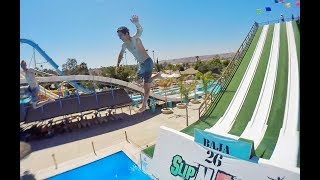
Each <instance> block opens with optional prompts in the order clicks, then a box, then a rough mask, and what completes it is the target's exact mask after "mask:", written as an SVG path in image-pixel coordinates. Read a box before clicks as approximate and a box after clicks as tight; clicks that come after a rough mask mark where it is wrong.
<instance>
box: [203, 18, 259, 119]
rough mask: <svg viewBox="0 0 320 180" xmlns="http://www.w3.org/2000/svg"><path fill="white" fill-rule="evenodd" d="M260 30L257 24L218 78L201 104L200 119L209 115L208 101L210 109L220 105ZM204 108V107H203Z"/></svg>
mask: <svg viewBox="0 0 320 180" xmlns="http://www.w3.org/2000/svg"><path fill="white" fill-rule="evenodd" d="M257 28H258V23H257V22H255V23H254V24H253V25H252V27H251V29H250V31H249V33H248V34H247V36H246V38H245V39H244V40H243V42H242V43H241V45H240V47H239V49H238V50H237V52H236V54H235V55H234V56H233V58H232V60H231V61H230V63H229V64H228V66H227V67H226V69H225V70H224V71H223V73H222V74H221V76H220V77H219V78H218V80H217V83H216V84H214V86H213V88H212V90H211V92H210V93H209V95H208V96H207V97H206V98H205V100H204V102H202V103H201V105H200V107H199V109H198V115H199V119H200V118H201V117H202V116H203V115H205V114H207V115H208V114H209V111H207V110H208V103H207V101H209V107H210V109H214V108H215V106H216V105H217V104H218V102H219V100H220V98H221V97H222V95H223V93H224V91H225V90H226V88H227V87H228V85H229V83H230V82H231V80H232V78H233V76H234V74H235V72H236V71H237V69H238V67H239V65H240V63H241V61H242V59H243V57H244V55H245V54H246V52H247V50H248V48H249V46H250V44H251V42H252V40H253V37H254V34H255V33H256V31H257ZM221 84H222V85H221ZM217 85H221V88H220V90H219V92H218V93H216V94H215V93H213V92H214V90H215V88H216V87H217ZM203 106H204V107H203Z"/></svg>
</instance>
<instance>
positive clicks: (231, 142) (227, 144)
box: [194, 129, 252, 160]
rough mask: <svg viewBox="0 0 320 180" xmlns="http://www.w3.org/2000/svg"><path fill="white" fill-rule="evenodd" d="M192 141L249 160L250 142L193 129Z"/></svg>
mask: <svg viewBox="0 0 320 180" xmlns="http://www.w3.org/2000/svg"><path fill="white" fill-rule="evenodd" d="M194 141H195V142H197V143H199V144H201V145H203V146H204V147H206V148H207V149H208V148H209V149H213V150H217V151H220V152H222V153H225V154H228V155H230V156H233V157H236V158H239V159H243V160H249V159H250V156H251V149H252V144H251V143H248V142H243V141H239V140H236V139H232V138H229V137H224V136H221V135H218V134H213V133H210V132H206V131H201V130H199V129H195V130H194Z"/></svg>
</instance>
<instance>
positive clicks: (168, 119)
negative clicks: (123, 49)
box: [20, 103, 200, 179]
mask: <svg viewBox="0 0 320 180" xmlns="http://www.w3.org/2000/svg"><path fill="white" fill-rule="evenodd" d="M199 106H200V104H192V103H189V106H188V115H189V125H190V124H192V123H194V122H195V121H197V120H198V110H197V109H198V108H199ZM116 112H117V115H116V116H121V117H123V120H118V121H116V120H115V121H109V122H107V123H104V124H100V125H95V126H93V127H90V128H81V129H76V130H74V131H73V132H69V133H64V134H58V135H55V136H54V137H52V138H49V139H42V140H37V141H31V142H29V143H30V144H31V147H32V149H33V152H32V153H31V154H30V155H29V156H28V157H26V158H25V159H23V160H21V161H20V166H21V167H20V174H21V175H22V174H23V172H24V171H26V170H29V171H30V172H31V173H32V174H34V175H35V177H36V178H37V179H44V178H47V177H51V176H53V175H56V174H59V173H61V172H65V171H67V170H70V169H74V168H76V167H79V166H81V165H83V164H87V163H89V162H92V161H95V160H97V159H100V158H103V157H105V156H108V155H111V154H114V153H116V152H118V151H121V150H122V151H124V152H125V153H126V154H127V155H128V157H130V159H131V160H133V161H134V162H135V163H136V164H137V165H139V156H140V151H141V150H142V149H144V148H146V146H147V145H148V146H150V145H153V144H154V143H155V141H156V138H157V137H158V133H159V130H160V128H159V127H160V126H166V127H169V128H173V129H176V130H178V131H180V130H182V129H183V128H185V127H186V117H185V112H186V110H185V109H178V108H177V107H174V108H173V112H174V113H173V114H167V115H166V114H162V113H161V108H160V107H158V108H157V110H156V113H154V114H153V113H152V112H151V111H150V110H147V111H145V112H143V113H140V114H135V112H134V111H132V115H129V108H127V107H126V108H122V111H121V110H120V109H117V110H116ZM89 117H90V115H89ZM125 131H126V133H127V137H128V140H129V142H131V143H128V142H127V141H126V138H125ZM92 142H93V144H94V147H95V151H96V154H97V156H96V155H95V154H94V152H93V147H92ZM52 154H54V156H55V159H56V162H57V166H58V168H57V169H55V164H54V160H53V157H52Z"/></svg>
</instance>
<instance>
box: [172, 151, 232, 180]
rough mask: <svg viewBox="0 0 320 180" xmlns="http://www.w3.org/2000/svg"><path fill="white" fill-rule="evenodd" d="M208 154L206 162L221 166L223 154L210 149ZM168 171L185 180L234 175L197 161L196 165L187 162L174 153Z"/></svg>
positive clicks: (227, 177)
mask: <svg viewBox="0 0 320 180" xmlns="http://www.w3.org/2000/svg"><path fill="white" fill-rule="evenodd" d="M207 154H208V155H209V157H208V158H206V159H205V161H206V162H207V163H212V164H213V165H214V166H215V167H219V166H221V163H222V162H221V160H222V158H223V156H222V155H221V154H218V153H214V152H212V151H207ZM170 173H171V174H172V175H173V176H180V177H182V178H183V179H185V180H189V179H190V178H193V177H194V179H195V180H200V179H201V180H211V179H225V178H226V179H234V178H235V176H233V175H231V174H228V173H226V172H223V171H220V170H218V169H215V168H212V167H206V166H204V165H202V164H200V163H198V167H196V166H192V165H190V164H188V163H187V162H186V161H185V160H183V158H182V156H180V155H175V156H173V158H172V163H171V166H170Z"/></svg>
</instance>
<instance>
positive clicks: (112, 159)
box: [47, 151, 151, 180]
mask: <svg viewBox="0 0 320 180" xmlns="http://www.w3.org/2000/svg"><path fill="white" fill-rule="evenodd" d="M73 179H74V180H100V179H101V180H105V179H108V180H109V179H117V180H122V179H123V180H145V179H146V180H147V179H148V180H149V179H151V178H150V177H149V176H148V175H146V174H144V173H143V172H142V171H141V170H140V169H139V167H138V166H137V165H136V164H135V163H134V162H133V161H131V159H130V158H129V157H128V156H127V155H126V154H125V153H124V152H123V151H120V152H118V153H115V154H113V155H111V156H107V157H105V158H102V159H100V160H97V161H95V162H92V163H89V164H86V165H84V166H81V167H78V168H76V169H73V170H70V171H67V172H65V173H62V174H58V175H56V176H53V177H51V178H49V179H47V180H73Z"/></svg>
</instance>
